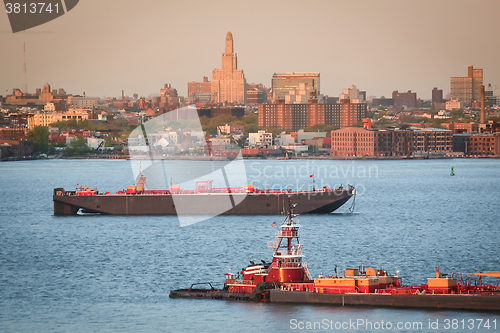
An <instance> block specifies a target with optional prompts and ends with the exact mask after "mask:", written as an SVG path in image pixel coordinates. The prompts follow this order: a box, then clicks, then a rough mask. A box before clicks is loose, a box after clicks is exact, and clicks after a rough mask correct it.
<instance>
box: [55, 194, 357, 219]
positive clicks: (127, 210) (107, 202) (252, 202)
mask: <svg viewBox="0 0 500 333" xmlns="http://www.w3.org/2000/svg"><path fill="white" fill-rule="evenodd" d="M68 193H72V192H65V191H64V189H61V188H58V189H55V190H54V196H53V201H54V215H56V216H65V215H75V214H77V213H78V211H79V210H80V209H84V210H85V211H87V212H93V213H100V214H108V215H177V211H176V208H175V203H176V202H177V203H178V204H180V205H182V207H186V206H188V207H189V214H190V215H219V214H220V215H280V214H282V213H283V206H284V203H286V202H287V200H288V199H287V198H288V196H289V195H290V196H291V197H292V201H293V202H294V203H297V204H298V207H297V209H296V211H297V213H298V214H328V213H331V212H333V211H335V210H336V209H338V208H339V207H340V206H342V205H343V204H344V203H346V202H347V201H348V200H349V198H350V197H351V196H352V195H353V190H347V189H344V190H342V191H328V192H321V191H318V192H313V193H311V192H307V193H289V194H285V193H279V194H263V193H248V194H239V193H233V194H231V195H227V194H226V195H220V194H185V195H170V194H152V195H134V194H112V195H109V194H98V195H92V196H78V195H70V194H68ZM73 193H74V192H73ZM174 197H175V198H174ZM238 202H239V204H235V203H238ZM221 207H227V209H226V210H225V211H223V212H222V213H221Z"/></svg>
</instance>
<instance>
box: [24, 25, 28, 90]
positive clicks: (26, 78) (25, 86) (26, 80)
mask: <svg viewBox="0 0 500 333" xmlns="http://www.w3.org/2000/svg"><path fill="white" fill-rule="evenodd" d="M23 36H24V84H23V90H24V91H23V92H24V93H25V94H26V95H28V74H27V73H26V20H24V33H23Z"/></svg>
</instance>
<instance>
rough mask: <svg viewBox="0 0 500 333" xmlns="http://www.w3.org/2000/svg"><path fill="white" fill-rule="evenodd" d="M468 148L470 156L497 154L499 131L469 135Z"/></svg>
mask: <svg viewBox="0 0 500 333" xmlns="http://www.w3.org/2000/svg"><path fill="white" fill-rule="evenodd" d="M469 149H470V155H472V156H474V155H476V156H484V157H491V156H499V155H500V133H495V134H476V135H472V136H471V137H470V143H469Z"/></svg>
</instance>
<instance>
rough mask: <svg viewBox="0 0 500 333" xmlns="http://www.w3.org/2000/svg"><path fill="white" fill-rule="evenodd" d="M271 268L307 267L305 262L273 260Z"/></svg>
mask: <svg viewBox="0 0 500 333" xmlns="http://www.w3.org/2000/svg"><path fill="white" fill-rule="evenodd" d="M271 267H273V268H300V267H307V264H306V263H304V262H281V263H280V262H275V263H273V264H272V266H271Z"/></svg>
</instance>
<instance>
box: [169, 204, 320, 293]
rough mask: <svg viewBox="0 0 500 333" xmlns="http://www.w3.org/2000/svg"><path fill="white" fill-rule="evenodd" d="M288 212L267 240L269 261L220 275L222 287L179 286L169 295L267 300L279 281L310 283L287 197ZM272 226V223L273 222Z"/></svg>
mask: <svg viewBox="0 0 500 333" xmlns="http://www.w3.org/2000/svg"><path fill="white" fill-rule="evenodd" d="M288 201H289V202H288V205H289V208H288V213H287V216H286V217H285V219H284V221H283V222H282V224H281V227H280V228H279V230H277V231H276V234H275V237H276V238H275V239H274V240H273V241H269V242H268V247H269V248H271V249H272V250H273V259H272V261H271V262H266V261H264V260H261V263H255V262H253V261H250V265H248V266H247V267H246V268H242V269H241V272H239V273H238V274H234V273H232V272H231V269H230V270H229V273H226V274H224V276H225V280H226V283H225V284H224V288H223V290H219V291H216V292H215V291H214V290H213V288H211V289H192V286H193V285H192V286H191V288H189V289H181V290H176V291H172V292H170V297H173V298H175V297H198V298H199V297H201V298H206V297H209V298H226V299H238V300H239V299H244V300H257V301H262V300H268V299H269V290H270V289H275V288H280V286H281V285H283V283H287V284H288V283H290V284H293V285H297V286H298V285H300V286H302V288H301V289H303V290H306V289H305V286H306V285H312V283H313V279H312V277H311V274H310V273H309V270H308V269H307V263H306V262H305V261H304V260H303V258H304V255H303V254H302V245H301V244H300V241H299V237H300V231H299V228H300V224H299V223H296V222H295V221H294V218H295V217H297V214H294V213H293V210H294V208H295V207H296V206H297V205H296V204H291V202H290V196H289V198H288ZM273 225H275V223H273Z"/></svg>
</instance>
